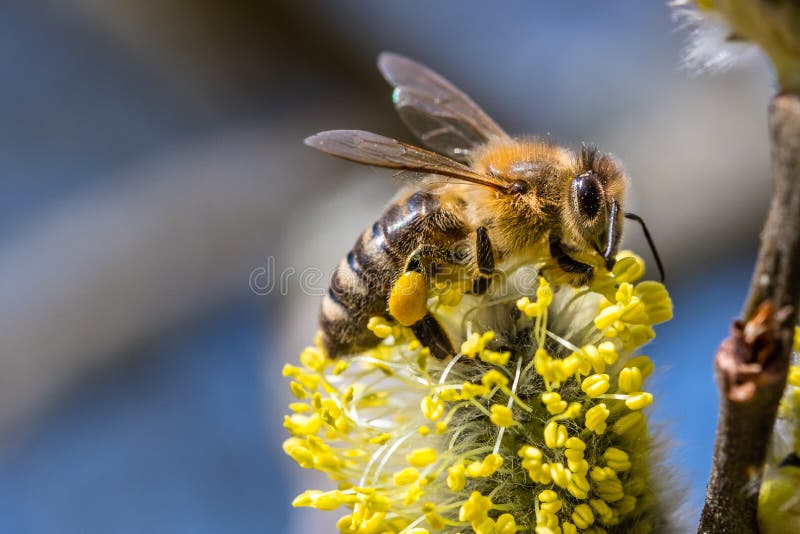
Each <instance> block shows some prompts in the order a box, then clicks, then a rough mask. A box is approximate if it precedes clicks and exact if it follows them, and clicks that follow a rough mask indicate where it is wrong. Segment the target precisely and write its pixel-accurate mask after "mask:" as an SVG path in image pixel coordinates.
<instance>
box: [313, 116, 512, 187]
mask: <svg viewBox="0 0 800 534" xmlns="http://www.w3.org/2000/svg"><path fill="white" fill-rule="evenodd" d="M305 143H306V144H307V145H308V146H310V147H313V148H316V149H317V150H321V151H322V152H326V153H328V154H330V155H332V156H336V157H338V158H342V159H347V160H350V161H355V162H358V163H364V164H366V165H375V166H376V167H387V168H389V169H402V170H407V171H414V172H424V173H430V174H437V175H439V176H449V177H451V178H457V179H459V180H463V181H466V182H471V183H475V184H479V185H483V186H487V187H492V188H494V189H498V190H504V189H506V187H507V186H508V184H505V183H504V182H500V181H498V180H496V179H493V178H492V177H489V176H484V175H483V174H478V173H476V172H474V171H473V170H472V169H470V168H469V167H467V166H466V165H464V164H462V163H459V162H457V161H454V160H452V159H450V158H448V157H447V156H443V155H441V154H437V153H436V152H431V151H429V150H425V149H422V148H418V147H415V146H412V145H407V144H406V143H402V142H400V141H397V140H396V139H391V138H389V137H384V136H382V135H378V134H374V133H371V132H364V131H361V130H330V131H327V132H320V133H318V134H316V135H312V136H311V137H307V138H306V140H305Z"/></svg>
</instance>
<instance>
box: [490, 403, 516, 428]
mask: <svg viewBox="0 0 800 534" xmlns="http://www.w3.org/2000/svg"><path fill="white" fill-rule="evenodd" d="M491 412H492V415H491V417H490V420H491V421H492V423H494V424H495V425H497V426H499V427H501V428H505V427H507V426H511V425H513V424H514V416H513V414H512V413H511V410H509V409H508V407H506V406H503V405H501V404H492V407H491Z"/></svg>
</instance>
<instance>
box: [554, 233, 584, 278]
mask: <svg viewBox="0 0 800 534" xmlns="http://www.w3.org/2000/svg"><path fill="white" fill-rule="evenodd" d="M550 256H552V257H553V259H554V260H556V262H557V263H558V266H559V267H561V268H562V269H563V270H564V272H566V273H568V274H571V275H574V282H573V285H575V286H582V285H586V284H588V283H589V280H591V279H592V274H594V268H593V267H592V266H591V265H587V264H585V263H581V262H579V261H578V260H576V259H574V258H572V257H571V256H569V255H568V254H567V253H566V252H564V249H563V248H562V246H561V239H559V238H558V237H556V236H553V235H551V236H550Z"/></svg>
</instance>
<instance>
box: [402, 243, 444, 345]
mask: <svg viewBox="0 0 800 534" xmlns="http://www.w3.org/2000/svg"><path fill="white" fill-rule="evenodd" d="M431 261H434V262H435V261H440V262H442V263H452V261H453V259H452V253H451V252H450V251H448V250H446V249H443V248H441V247H437V246H435V245H421V246H420V247H418V248H417V250H415V251H414V252H413V253H412V254H411V255H410V256H409V257H408V260H407V261H406V265H405V269H404V272H403V274H401V275H400V276H399V277H398V278H397V280H396V281H395V282H394V284H393V285H392V290H391V292H390V294H389V301H388V308H389V314H390V315H391V316H392V317H394V318H395V320H397V322H399V323H400V324H401V325H403V326H408V327H410V328H411V331H412V332H414V335H415V336H416V337H417V339H418V340H419V342H420V343H421V344H422V345H424V346H426V347H428V348H429V349H430V351H431V354H432V355H433V356H435V357H437V358H439V359H443V358H446V357H448V356H451V355H452V354H454V353H455V350H454V349H453V343H452V342H451V341H450V338H449V336H448V335H447V332H445V330H444V328H442V325H441V324H439V321H438V320H436V318H435V317H434V316H433V315H431V313H430V312H429V311H428V309H427V301H428V274H429V270H430V269H429V268H428V264H429V263H430V262H431Z"/></svg>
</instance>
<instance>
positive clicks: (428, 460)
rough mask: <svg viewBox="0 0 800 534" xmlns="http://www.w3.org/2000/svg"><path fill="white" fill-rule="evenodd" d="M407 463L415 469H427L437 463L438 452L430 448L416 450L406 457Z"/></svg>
mask: <svg viewBox="0 0 800 534" xmlns="http://www.w3.org/2000/svg"><path fill="white" fill-rule="evenodd" d="M406 461H407V462H408V463H409V464H411V465H412V466H413V467H425V466H426V465H429V464H432V463H433V462H435V461H436V450H435V449H432V448H430V447H426V448H424V449H414V450H413V451H411V453H410V454H409V455H408V456H406Z"/></svg>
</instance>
